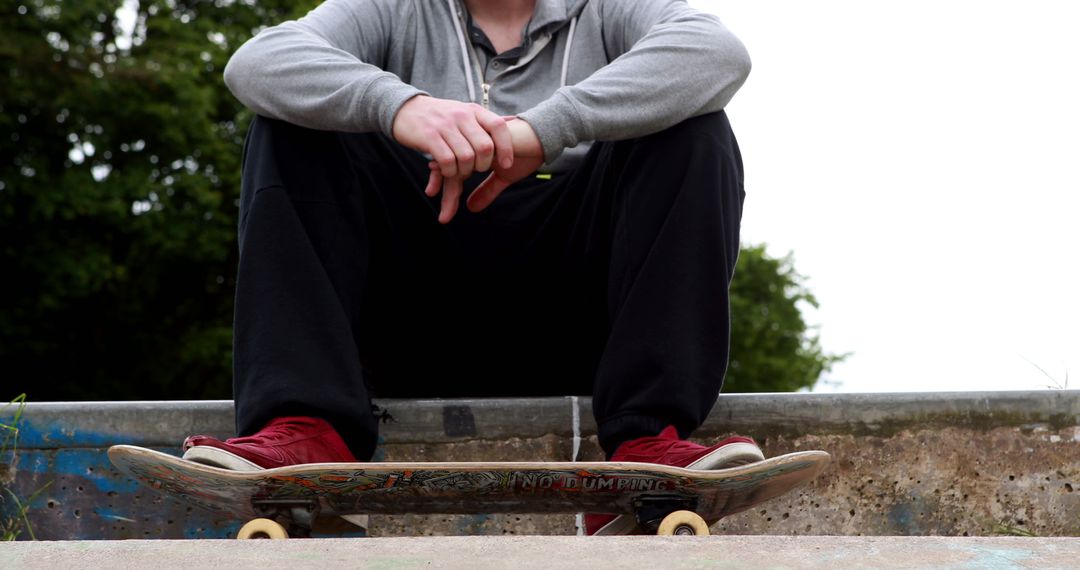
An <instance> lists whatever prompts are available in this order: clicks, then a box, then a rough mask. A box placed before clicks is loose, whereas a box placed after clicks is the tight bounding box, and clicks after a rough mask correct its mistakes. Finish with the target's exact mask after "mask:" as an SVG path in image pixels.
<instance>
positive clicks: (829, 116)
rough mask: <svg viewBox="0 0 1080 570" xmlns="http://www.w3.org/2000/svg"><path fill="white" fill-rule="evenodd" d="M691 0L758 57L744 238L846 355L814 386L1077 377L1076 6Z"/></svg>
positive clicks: (737, 119) (950, 384) (829, 343)
mask: <svg viewBox="0 0 1080 570" xmlns="http://www.w3.org/2000/svg"><path fill="white" fill-rule="evenodd" d="M691 4H693V5H695V6H697V7H699V8H701V9H704V10H707V11H710V12H713V13H715V14H717V15H718V16H719V17H720V18H721V20H723V21H724V23H725V24H727V26H728V27H729V28H730V29H732V30H733V31H734V32H735V33H736V35H738V36H739V37H740V38H741V39H742V40H743V41H744V42H745V43H746V45H747V47H748V48H749V50H750V54H751V57H752V59H753V62H754V70H753V72H752V73H751V76H750V79H749V81H748V82H747V83H746V85H745V86H744V87H743V89H742V90H741V91H740V92H739V93H738V94H737V95H736V96H735V100H734V101H733V102H732V103H731V104H730V105H729V107H728V113H729V116H730V117H731V122H732V124H733V126H734V128H735V132H736V135H737V136H738V138H739V141H740V143H741V145H742V150H743V158H744V161H745V164H746V170H747V194H748V195H747V202H746V209H745V214H744V218H743V224H744V225H743V240H744V242H751V243H762V242H764V243H766V244H768V246H769V251H770V252H771V253H772V254H774V255H783V254H785V253H787V252H789V251H791V252H793V253H794V257H795V261H796V267H797V269H798V270H799V271H800V272H801V273H803V274H804V275H806V276H807V277H808V281H807V284H808V285H809V287H810V288H811V290H812V291H813V292H814V293H815V294H816V295H817V297H818V300H819V301H820V302H821V308H820V310H818V311H815V312H812V313H811V314H810V315H809V316H810V319H811V320H812V322H814V323H817V324H819V325H820V334H821V339H822V343H823V345H824V346H825V348H826V349H827V350H829V351H831V352H837V353H840V352H852V353H853V354H852V356H851V357H850V359H849V360H848V361H847V362H846V363H844V364H841V365H838V366H836V368H835V369H834V371H833V372H832V373H831V374H830V375H828V377H827V380H828V383H827V384H826V385H823V386H820V387H819V388H818V390H819V391H850V392H873V391H905V390H981V389H982V390H989V389H993V390H1011V389H1016V390H1020V389H1044V388H1045V387H1046V386H1047V385H1054V384H1055V381H1056V382H1057V383H1059V384H1064V383H1065V378H1066V374H1067V373H1068V372H1072V375H1073V376H1074V378H1073V384H1074V385H1076V387H1080V328H1078V323H1080V301H1078V295H1077V291H1078V289H1080V256H1078V255H1077V246H1078V245H1080V230H1078V225H1077V218H1078V215H1080V198H1078V191H1080V32H1078V31H1077V30H1078V29H1080V2H1067V1H1049V0H1028V1H1025V2H1020V1H1014V2H1003V1H993V0H991V1H987V0H983V1H972V0H938V1H928V0H906V1H904V2H868V1H865V0H864V1H848V0H816V1H814V2H805V1H794V0H773V1H770V2H752V1H743V2H734V1H717V0H696V1H694V0H691ZM1037 367H1041V368H1042V369H1044V370H1045V371H1046V372H1047V373H1048V374H1049V375H1050V376H1052V377H1053V380H1052V379H1051V378H1048V377H1046V376H1044V375H1043V373H1042V372H1040V371H1039V369H1038V368H1037Z"/></svg>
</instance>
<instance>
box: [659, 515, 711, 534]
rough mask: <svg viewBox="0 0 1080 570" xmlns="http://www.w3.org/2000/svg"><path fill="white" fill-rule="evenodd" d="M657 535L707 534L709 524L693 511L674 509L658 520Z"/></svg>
mask: <svg viewBox="0 0 1080 570" xmlns="http://www.w3.org/2000/svg"><path fill="white" fill-rule="evenodd" d="M656 534H657V535H659V536H679V535H685V536H695V535H696V536H709V525H708V524H705V519H703V518H701V517H700V516H698V514H697V513H695V512H693V511H675V512H673V513H671V514H670V515H668V516H666V517H664V520H662V521H660V528H658V529H656Z"/></svg>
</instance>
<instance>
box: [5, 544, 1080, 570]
mask: <svg viewBox="0 0 1080 570" xmlns="http://www.w3.org/2000/svg"><path fill="white" fill-rule="evenodd" d="M1078 559H1080V541H1077V540H1071V539H1052V538H981V539H980V538H940V537H926V538H896V537H888V538H857V537H831V536H830V537H797V538H796V537H765V536H729V537H716V536H713V537H706V538H688V537H610V538H607V537H605V538H577V537H443V538H381V539H380V538H368V539H322V540H319V539H311V540H282V541H265V540H264V541H238V540H231V541H218V540H214V541H210V540H200V541H171V540H157V541H146V540H131V541H97V542H38V543H14V544H10V545H7V546H4V547H3V548H0V567H3V568H27V569H31V568H41V569H48V570H52V569H54V568H115V569H117V570H123V569H127V568H131V569H142V568H180V567H184V568H220V567H227V568H230V569H233V570H239V569H244V568H252V569H257V570H266V569H273V568H282V569H286V570H293V569H296V568H324V569H325V568H400V569H408V568H462V569H470V570H471V569H484V568H520V569H532V568H535V569H544V570H547V569H552V568H555V569H557V568H566V569H571V570H578V569H580V568H669V569H681V568H732V569H741V568H777V569H783V568H830V569H831V568H956V569H961V568H963V569H971V568H980V569H1008V568H1041V569H1047V570H1051V569H1066V568H1076V561H1077V560H1078Z"/></svg>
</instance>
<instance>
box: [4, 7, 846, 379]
mask: <svg viewBox="0 0 1080 570" xmlns="http://www.w3.org/2000/svg"><path fill="white" fill-rule="evenodd" d="M317 3H318V0H139V1H137V2H130V1H128V2H125V0H13V1H12V2H6V3H4V4H3V5H2V7H0V267H2V268H3V274H4V278H3V279H0V299H2V301H0V303H2V307H3V310H2V311H0V375H2V376H3V377H4V378H5V379H8V381H9V382H14V383H17V384H19V388H20V390H25V391H26V392H27V393H28V396H29V398H30V399H31V400H51V399H97V398H104V399H157V398H162V399H168V398H224V397H229V395H230V384H231V382H230V377H231V362H230V361H231V339H230V337H231V321H232V295H233V289H234V275H235V267H236V263H237V259H236V232H235V227H236V216H237V205H236V204H237V197H238V196H237V194H238V192H239V173H240V155H241V148H242V144H243V137H244V134H245V132H246V129H247V124H248V123H249V121H250V118H251V115H250V113H249V112H248V111H246V110H244V109H243V108H242V107H241V106H240V104H239V103H238V102H237V101H236V100H235V99H234V98H233V97H232V96H231V95H230V94H229V92H228V91H227V89H226V88H225V86H224V84H223V83H222V78H221V72H222V70H223V68H224V65H225V62H226V61H227V60H228V57H229V55H230V54H231V53H232V52H233V51H234V50H235V49H236V48H237V47H238V46H239V45H240V44H241V43H242V42H243V41H245V40H246V39H247V38H249V37H251V35H252V34H253V33H255V32H256V31H257V30H258V29H260V28H261V27H263V26H266V25H270V24H274V23H277V22H280V21H282V20H285V19H287V18H291V17H296V16H299V15H301V14H303V13H304V12H306V11H307V10H309V9H310V8H311V7H313V6H314V5H315V4H317ZM125 5H127V7H126V8H124V6H125ZM122 8H123V9H122ZM132 9H133V10H134V14H135V26H134V30H133V32H132V33H126V32H125V31H124V30H123V29H121V25H120V22H121V19H120V15H121V14H130V13H131V10H132ZM125 10H126V12H125ZM757 257H761V256H760V255H759V256H757ZM755 258H756V257H755V254H754V253H753V251H752V250H751V252H750V253H744V256H743V260H742V261H740V269H739V272H738V273H737V274H736V277H735V279H736V287H737V289H738V290H737V291H736V292H735V295H734V301H733V303H734V304H735V312H734V316H735V319H736V334H735V340H736V342H737V343H738V344H737V346H736V347H735V348H736V350H735V353H734V355H733V361H732V368H733V369H732V374H731V375H730V378H731V379H730V381H729V383H728V386H729V388H730V389H735V390H763V389H769V390H783V389H794V388H798V387H803V386H808V385H811V384H812V383H813V381H814V380H815V379H816V374H817V373H819V372H820V371H821V370H824V369H826V368H827V366H828V364H829V362H831V360H829V358H830V357H827V356H824V355H822V354H821V353H820V350H817V352H814V350H813V348H814V347H815V346H816V344H815V343H816V339H813V338H812V337H807V336H806V328H805V326H804V325H803V324H802V321H801V319H800V318H799V317H798V312H797V311H796V312H795V314H794V317H792V315H790V314H789V313H787V312H785V311H784V310H783V309H782V308H780V306H779V305H776V304H774V303H778V302H779V301H777V300H776V299H777V298H776V295H787V296H788V297H785V299H788V298H790V297H791V295H794V296H795V297H794V300H792V303H794V302H796V301H798V300H800V299H802V300H806V299H805V298H804V297H805V295H804V294H803V292H802V290H801V289H799V288H798V286H797V285H792V284H791V283H790V282H789V281H790V280H791V279H792V275H793V273H791V272H788V273H784V272H783V271H780V270H779V269H777V267H776V266H766V267H765V268H764V269H761V270H758V269H755V268H754V267H753V266H751V267H750V268H748V269H747V268H744V266H745V265H746V263H748V260H749V259H755ZM769 267H772V269H771V270H772V271H775V273H774V274H769V271H770V269H769ZM752 276H753V281H752V282H746V280H747V279H749V278H751V277H752ZM743 283H745V284H743ZM755 287H765V288H766V289H765V290H767V291H768V292H769V294H768V295H767V296H766V297H764V299H765V301H756V300H755V299H758V297H756V296H755V295H758V294H759V293H760V292H758V291H755V290H754V288H755ZM778 292H779V293H778ZM747 307H749V310H751V311H754V312H755V313H754V314H755V315H759V318H757V320H750V321H747V322H748V323H749V325H747V324H743V321H742V320H740V319H742V316H741V315H742V314H743V313H745V312H746V311H747V310H748V309H747ZM762 307H767V310H768V311H769V313H768V314H765V313H762V310H763V309H762ZM792 307H794V305H793V304H792ZM778 317H779V320H776V321H775V323H776V325H775V326H776V327H780V328H779V330H778V331H777V330H776V329H775V328H774V325H772V324H769V323H771V322H774V321H769V319H771V318H778ZM747 330H751V331H755V332H754V333H753V334H752V335H750V334H746V333H745V332H744V331H747ZM770 334H771V335H772V336H770ZM759 337H760V339H763V341H759V340H750V339H751V338H754V339H758V338H759ZM774 337H775V338H774ZM781 338H782V339H787V340H788V341H790V342H794V343H795V344H794V345H792V346H795V348H790V346H788V345H789V344H790V342H788V343H787V344H785V342H780V339H781ZM765 341H767V342H765ZM744 343H746V344H744ZM785 359H787V360H785ZM815 359H816V360H815ZM759 366H761V367H762V368H761V370H756V369H757V367H759ZM793 371H797V372H798V373H797V374H796V373H795V372H793Z"/></svg>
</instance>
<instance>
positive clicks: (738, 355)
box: [724, 245, 845, 392]
mask: <svg viewBox="0 0 1080 570" xmlns="http://www.w3.org/2000/svg"><path fill="white" fill-rule="evenodd" d="M801 303H805V304H806V305H809V306H811V307H815V308H816V307H817V306H818V302H817V299H815V298H814V296H813V294H811V293H810V291H809V290H808V289H807V288H806V287H805V285H804V284H803V277H802V276H801V275H799V274H798V273H797V272H796V271H795V266H794V261H793V259H792V257H791V255H790V254H789V255H788V256H786V257H783V258H779V259H777V258H772V257H769V255H768V254H767V253H766V252H765V246H764V245H757V246H749V247H747V246H744V247H743V249H742V251H741V252H740V254H739V263H738V265H737V267H736V269H735V276H734V278H733V279H732V282H731V321H732V323H731V361H730V364H729V365H728V375H727V380H726V381H725V383H724V391H725V392H794V391H796V390H800V389H803V388H812V387H813V386H814V384H815V383H816V382H817V381H818V378H819V377H820V376H821V374H822V372H826V371H828V370H829V368H830V367H831V366H832V365H833V364H834V363H836V362H839V361H841V360H843V359H844V358H845V356H844V355H840V356H836V355H829V354H826V353H825V352H823V351H822V348H821V344H820V341H819V338H818V335H817V334H815V333H814V332H813V331H812V330H811V329H810V328H809V327H808V326H807V324H806V321H805V320H804V319H803V315H802V311H801V310H800V304H801Z"/></svg>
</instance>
